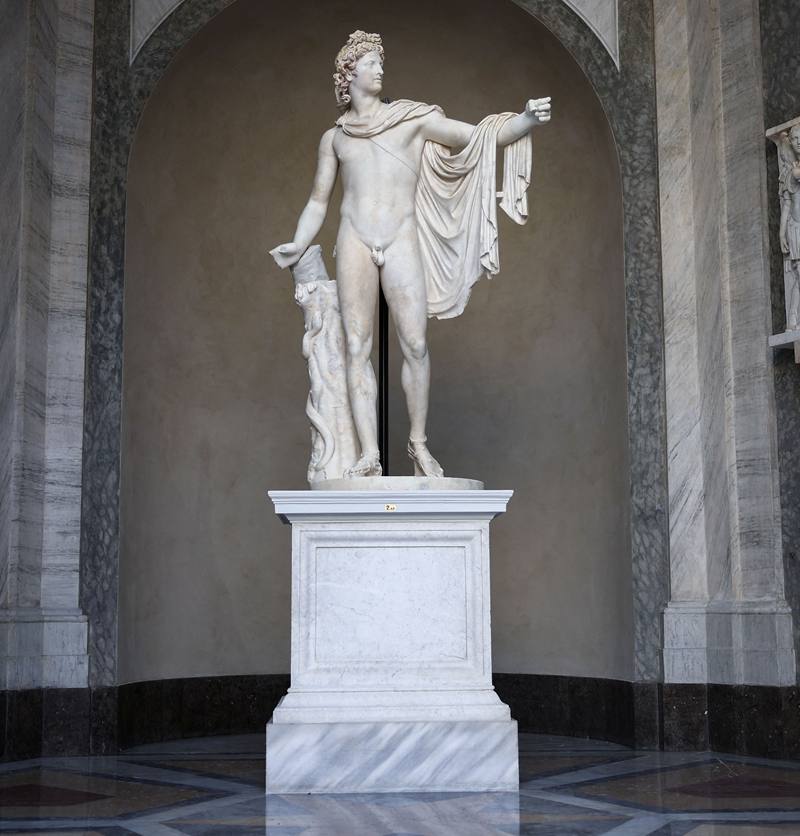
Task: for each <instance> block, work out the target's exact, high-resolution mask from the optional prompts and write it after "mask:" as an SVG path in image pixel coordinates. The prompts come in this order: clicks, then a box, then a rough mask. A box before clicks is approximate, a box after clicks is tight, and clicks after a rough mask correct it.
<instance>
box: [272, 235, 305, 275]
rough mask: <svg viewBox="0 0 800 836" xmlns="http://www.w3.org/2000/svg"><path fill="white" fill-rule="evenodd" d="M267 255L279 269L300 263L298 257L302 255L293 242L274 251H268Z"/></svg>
mask: <svg viewBox="0 0 800 836" xmlns="http://www.w3.org/2000/svg"><path fill="white" fill-rule="evenodd" d="M269 254H270V255H271V256H272V257H273V258H274V259H275V263H276V264H277V265H278V267H280V268H281V269H283V268H284V267H291V266H293V265H294V264H297V262H298V261H300V256H301V255H302V253H301V252H300V248H299V247H298V246H297V244H295V243H294V241H290V242H289V243H288V244H281V245H280V246H278V247H275V249H273V250H270V251H269Z"/></svg>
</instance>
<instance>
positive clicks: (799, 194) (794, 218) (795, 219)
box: [777, 122, 800, 331]
mask: <svg viewBox="0 0 800 836" xmlns="http://www.w3.org/2000/svg"><path fill="white" fill-rule="evenodd" d="M777 145H778V165H779V179H778V194H779V196H780V201H781V225H780V240H781V252H782V253H783V264H784V268H783V271H784V278H785V282H786V330H787V331H796V330H798V329H800V122H797V123H796V124H794V125H793V126H792V127H791V128H790V129H789V131H788V132H786V131H783V132H781V134H780V138H779V140H778V142H777Z"/></svg>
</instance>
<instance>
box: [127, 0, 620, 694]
mask: <svg viewBox="0 0 800 836" xmlns="http://www.w3.org/2000/svg"><path fill="white" fill-rule="evenodd" d="M303 11H304V10H303V9H301V8H299V7H298V6H297V5H296V4H295V5H293V4H289V3H270V4H269V5H267V4H263V3H259V2H256V1H255V0H238V2H237V3H235V4H234V5H233V6H231V7H230V8H228V9H227V10H226V11H225V12H223V13H222V14H221V15H220V16H219V17H217V18H215V19H214V20H213V21H212V22H211V23H210V24H209V25H207V26H206V27H205V28H204V29H203V30H202V31H201V32H200V34H199V35H198V36H197V37H195V38H194V39H193V40H192V41H191V42H190V43H189V45H188V46H187V47H186V48H185V49H184V50H182V51H181V52H180V53H179V55H178V57H177V58H176V60H175V62H174V63H173V65H172V66H171V67H170V69H169V70H168V71H167V73H166V75H165V77H164V78H163V79H162V81H161V83H160V84H159V86H158V88H157V89H156V91H155V93H154V95H153V96H152V98H151V99H150V101H149V102H148V105H147V108H146V110H145V113H144V116H143V118H142V121H141V124H140V126H139V129H138V132H137V136H136V141H135V145H134V149H133V152H132V157H131V161H130V168H129V178H128V198H127V199H128V203H127V210H128V222H127V235H126V263H125V307H124V329H125V332H124V349H125V353H124V390H123V439H122V486H121V513H122V524H121V561H120V620H119V653H120V670H119V681H120V682H131V681H137V680H148V679H159V678H168V677H187V676H203V675H206V676H208V675H225V674H242V673H273V672H280V673H282V672H286V671H287V670H288V667H289V613H288V605H289V549H290V545H289V530H288V528H286V527H283V526H281V525H280V523H279V522H278V521H277V519H276V518H275V517H274V515H273V513H272V511H271V507H270V504H269V503H268V502H267V501H266V498H265V495H264V494H265V491H266V490H267V489H269V488H302V487H304V482H303V480H304V473H305V466H306V461H307V453H308V428H307V425H306V422H305V417H304V414H303V408H304V402H305V395H306V388H307V384H306V375H305V369H304V367H303V361H302V358H301V356H300V351H299V343H300V338H301V335H302V322H301V314H300V311H299V310H297V309H296V308H295V306H294V304H293V301H292V298H291V283H290V279H289V276H288V274H284V273H280V272H279V271H278V270H277V269H276V268H274V266H273V265H272V264H271V260H270V259H269V258H268V256H267V255H266V250H267V249H268V248H269V247H270V246H273V245H274V244H275V243H278V242H279V241H283V240H286V239H288V238H289V237H290V236H291V234H292V231H293V229H294V223H295V221H296V217H297V214H298V213H299V211H300V210H301V209H302V206H303V204H304V202H305V199H306V196H307V192H308V189H309V186H310V179H311V176H312V174H313V165H314V159H315V149H316V144H317V142H318V138H319V135H320V134H321V132H322V131H323V130H324V129H325V128H326V127H328V126H329V125H330V124H331V122H332V120H333V119H334V118H335V116H336V111H335V108H334V106H333V99H332V93H331V89H330V75H331V65H332V58H333V55H334V54H335V52H336V50H337V49H338V47H339V46H340V41H343V40H344V38H345V37H346V35H347V33H348V32H349V31H352V30H353V29H355V28H367V29H369V30H374V31H381V32H382V33H383V34H384V40H385V45H386V49H387V65H386V90H387V93H388V94H389V95H390V96H393V97H396V98H399V97H408V98H418V99H422V100H428V101H434V102H437V103H439V104H441V105H442V106H443V107H444V108H445V110H446V111H447V112H448V113H449V114H451V115H453V116H456V117H459V118H464V119H470V120H477V119H479V118H480V117H481V116H482V115H484V114H485V113H489V112H496V111H498V110H509V109H518V108H519V107H521V105H522V103H523V102H524V100H525V99H526V98H527V97H528V96H531V95H542V94H545V93H546V94H550V95H552V96H553V98H554V105H555V108H556V110H555V113H556V117H555V120H554V121H553V123H552V124H551V125H550V126H549V127H548V128H547V129H546V130H542V131H540V132H537V134H536V136H535V141H534V185H533V188H532V191H531V194H530V198H531V209H532V218H531V221H530V222H529V224H528V226H526V227H522V228H519V227H516V226H515V225H513V224H512V223H511V222H505V219H503V221H502V222H501V262H502V269H501V274H500V276H499V277H497V278H496V279H495V280H493V281H492V282H491V283H488V282H483V283H481V284H479V285H478V286H477V287H476V290H475V293H474V294H473V298H472V300H471V302H470V305H469V307H468V309H467V311H466V313H465V315H464V316H462V317H460V318H459V319H457V320H451V321H448V322H436V321H433V322H432V323H431V327H430V332H429V333H430V342H431V352H432V358H433V384H432V403H431V421H430V429H429V437H430V440H431V445H432V448H433V449H434V451H435V453H436V455H437V456H438V457H439V458H440V459H441V460H442V461H443V463H444V465H445V467H446V469H447V471H448V472H449V473H451V474H453V475H463V476H470V477H476V478H482V479H484V480H485V481H486V483H487V486H489V487H504V488H505V487H511V488H514V489H515V491H516V494H515V497H514V499H513V500H512V503H511V505H510V510H509V513H508V514H507V515H506V516H505V517H504V518H501V519H500V520H498V521H497V522H496V523H495V525H494V530H493V542H492V545H493V569H492V571H493V578H492V583H493V607H494V610H493V615H494V668H495V670H498V671H506V672H518V673H552V674H569V675H581V676H596V677H610V678H630V677H631V674H632V667H631V666H632V661H631V659H632V644H633V639H632V614H631V609H632V596H631V565H630V546H629V543H628V504H629V493H628V476H627V474H628V461H627V452H626V451H627V446H626V431H627V427H626V392H625V380H626V369H625V322H624V291H623V265H622V231H621V196H620V186H619V173H618V167H617V161H616V153H615V149H614V145H613V139H612V137H611V133H610V130H609V127H608V124H607V122H606V119H605V117H604V115H603V112H602V109H601V107H600V104H599V102H598V100H597V98H596V97H595V95H594V93H593V92H592V90H591V87H590V85H589V83H588V82H587V81H586V79H585V77H584V76H583V75H582V74H581V72H580V70H579V69H578V67H577V66H576V65H575V63H574V62H573V60H572V59H571V58H570V56H569V55H568V54H567V52H566V51H565V50H564V49H563V48H562V47H561V46H560V45H559V44H558V43H557V41H556V40H555V38H554V37H553V36H552V35H551V34H550V33H549V32H548V31H547V30H546V29H545V28H544V27H543V26H541V25H540V24H538V23H537V22H536V21H535V20H534V19H533V18H532V17H531V16H530V15H529V14H527V13H526V12H524V11H523V10H521V9H519V8H517V7H515V6H513V5H512V4H511V3H504V4H496V3H492V4H489V3H485V2H478V1H477V0H470V2H459V3H455V2H453V1H452V0H445V2H442V3H438V4H436V5H432V4H425V3H421V2H419V0H414V2H412V3H406V4H404V5H403V8H402V10H399V9H398V8H397V7H393V6H392V5H391V4H390V3H388V2H386V0H378V2H375V3H373V4H371V5H370V12H369V15H367V18H366V19H365V17H364V15H363V14H362V15H361V16H360V17H358V18H357V17H355V16H354V15H353V14H352V13H350V12H348V11H346V10H345V7H344V6H343V5H340V4H325V5H321V6H315V7H314V17H313V26H309V24H308V16H307V15H304V14H303ZM456 20H457V21H458V23H457V24H455V23H454V22H453V21H456ZM335 220H336V212H335V208H334V207H332V211H331V215H330V216H329V218H328V221H327V223H326V226H325V229H324V231H323V234H322V235H321V238H320V240H321V242H322V243H323V246H324V247H325V249H326V251H327V252H328V253H330V249H331V245H332V239H333V235H334V232H335ZM329 264H330V259H329ZM330 269H332V267H331V268H330ZM393 356H394V359H395V360H396V359H397V350H396V349H395V351H394V354H393ZM393 382H394V384H395V386H394V388H393V391H392V399H391V407H392V427H393V447H392V451H391V459H390V460H391V465H392V472H406V470H405V467H406V465H405V462H404V456H403V452H402V450H403V437H404V434H405V432H406V430H407V420H406V418H405V416H404V414H403V404H402V397H401V395H400V392H399V386H398V385H397V384H398V382H399V374H398V373H397V369H396V364H395V370H394V372H393Z"/></svg>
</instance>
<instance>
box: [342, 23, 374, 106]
mask: <svg viewBox="0 0 800 836" xmlns="http://www.w3.org/2000/svg"><path fill="white" fill-rule="evenodd" d="M368 52H377V53H378V55H380V57H381V61H383V43H382V42H381V36H380V35H379V34H378V33H377V32H362V31H361V29H358V30H357V31H355V32H353V33H351V35H350V37H349V38H348V39H347V43H346V44H345V45H344V46H343V47H342V48H341V49H340V50H339V53H338V55H337V56H336V61H335V63H334V66H335V68H336V72H335V73H334V74H333V90H334V92H335V93H336V105H337V106H338V108H339V110H347V108H348V107H350V93H349V88H350V82H351V81H352V80H353V70H355V68H356V62H357V61H358V59H359V58H361V57H362V56H364V55H366V54H367V53H368Z"/></svg>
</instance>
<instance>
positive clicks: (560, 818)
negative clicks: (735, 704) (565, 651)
mask: <svg viewBox="0 0 800 836" xmlns="http://www.w3.org/2000/svg"><path fill="white" fill-rule="evenodd" d="M263 757H264V751H263V738H262V736H261V735H240V736H231V737H225V738H205V739H200V740H183V741H176V742H173V743H160V744H154V745H151V746H140V747H138V748H136V749H132V750H130V751H128V752H126V753H124V754H123V755H120V756H117V757H94V758H43V759H39V760H32V761H24V762H19V763H10V764H4V765H2V766H0V831H1V832H2V833H3V834H20V836H21V835H22V834H31V833H37V834H39V836H43V835H46V834H53V836H55V834H66V833H72V834H83V835H84V836H126V834H131V833H136V834H141V836H148V834H149V836H175V834H188V836H222V834H241V835H242V836H245V834H264V833H266V834H270V836H299V834H302V836H339V835H340V834H341V836H451V835H452V834H456V835H457V836H488V835H489V834H512V836H529V834H536V836H595V834H597V836H600V834H617V836H646V834H659V836H688V834H691V836H726V835H727V836H776V835H777V834H800V762H789V761H770V760H764V759H759V758H745V757H737V756H733V755H715V754H712V753H708V752H704V753H689V754H687V753H664V752H647V751H632V750H630V749H626V748H625V747H622V746H617V745H614V744H611V743H601V742H597V741H591V740H576V739H571V738H563V737H551V736H546V735H526V734H523V735H520V780H521V784H520V790H519V793H415V794H373V795H333V796H332V795H328V796H325V795H285V796H266V797H265V795H264V771H263V763H264V761H263Z"/></svg>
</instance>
